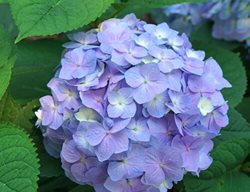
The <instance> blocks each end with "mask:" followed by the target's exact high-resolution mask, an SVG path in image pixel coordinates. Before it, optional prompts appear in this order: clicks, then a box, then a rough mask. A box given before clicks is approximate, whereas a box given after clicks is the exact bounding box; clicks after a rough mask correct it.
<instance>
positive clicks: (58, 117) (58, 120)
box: [49, 112, 63, 129]
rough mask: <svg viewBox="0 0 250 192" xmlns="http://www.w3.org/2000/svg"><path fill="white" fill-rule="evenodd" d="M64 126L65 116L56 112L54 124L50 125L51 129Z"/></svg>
mask: <svg viewBox="0 0 250 192" xmlns="http://www.w3.org/2000/svg"><path fill="white" fill-rule="evenodd" d="M62 124H63V116H62V115H61V114H58V113H57V112H54V118H53V121H52V123H51V124H50V125H49V126H50V128H51V129H58V128H59V127H60V126H61V125H62Z"/></svg>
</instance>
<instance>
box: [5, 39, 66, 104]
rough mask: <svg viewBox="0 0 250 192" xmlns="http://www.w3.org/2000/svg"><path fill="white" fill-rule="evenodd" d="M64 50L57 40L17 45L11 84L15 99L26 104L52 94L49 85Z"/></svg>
mask: <svg viewBox="0 0 250 192" xmlns="http://www.w3.org/2000/svg"><path fill="white" fill-rule="evenodd" d="M62 50H63V49H62V47H61V42H59V41H55V40H38V41H24V42H21V43H20V44H18V45H17V62H16V64H15V66H14V68H13V76H12V81H11V84H10V93H11V95H12V96H13V97H14V99H17V100H19V101H21V102H22V103H26V102H27V101H30V100H33V99H37V98H40V97H41V96H44V95H45V94H49V93H50V92H49V91H48V89H47V83H48V82H49V80H50V79H51V78H52V77H53V76H54V74H55V72H56V67H57V66H58V64H59V63H60V57H61V53H62ZM20 82H22V83H20Z"/></svg>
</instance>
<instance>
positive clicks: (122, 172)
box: [108, 162, 128, 181]
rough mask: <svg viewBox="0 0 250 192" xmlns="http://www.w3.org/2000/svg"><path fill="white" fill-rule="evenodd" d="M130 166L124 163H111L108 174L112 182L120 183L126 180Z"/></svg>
mask: <svg viewBox="0 0 250 192" xmlns="http://www.w3.org/2000/svg"><path fill="white" fill-rule="evenodd" d="M127 169H128V166H127V164H126V163H125V162H124V163H117V162H110V163H109V166H108V174H109V176H110V178H111V179H112V181H119V180H122V179H125V176H126V175H127V171H128V170H127Z"/></svg>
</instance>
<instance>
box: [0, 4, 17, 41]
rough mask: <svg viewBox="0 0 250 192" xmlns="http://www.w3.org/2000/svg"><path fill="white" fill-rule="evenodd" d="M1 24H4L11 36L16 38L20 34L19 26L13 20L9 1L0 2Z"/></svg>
mask: <svg viewBox="0 0 250 192" xmlns="http://www.w3.org/2000/svg"><path fill="white" fill-rule="evenodd" d="M0 18H4V19H0V24H1V25H3V28H4V29H5V30H6V32H7V33H9V34H10V36H11V38H12V39H13V42H14V39H15V37H16V36H17V34H18V31H17V27H16V25H15V23H14V21H13V18H12V16H11V13H10V6H9V4H7V3H3V4H0Z"/></svg>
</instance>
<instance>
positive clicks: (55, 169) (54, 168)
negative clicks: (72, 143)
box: [36, 134, 64, 178]
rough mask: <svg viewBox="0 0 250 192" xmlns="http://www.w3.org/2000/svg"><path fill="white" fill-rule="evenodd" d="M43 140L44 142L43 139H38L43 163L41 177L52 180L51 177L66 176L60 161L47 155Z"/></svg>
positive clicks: (37, 144)
mask: <svg viewBox="0 0 250 192" xmlns="http://www.w3.org/2000/svg"><path fill="white" fill-rule="evenodd" d="M40 135H41V134H40ZM40 135H39V136H40ZM42 140H43V138H42V137H38V138H37V139H36V146H37V148H38V155H39V159H40V161H41V163H40V164H41V166H40V177H45V178H46V177H47V178H50V177H58V176H60V175H64V171H63V169H62V167H61V161H60V159H55V158H53V157H51V156H50V155H49V154H48V153H47V151H46V150H45V148H44V145H43V142H42Z"/></svg>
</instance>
